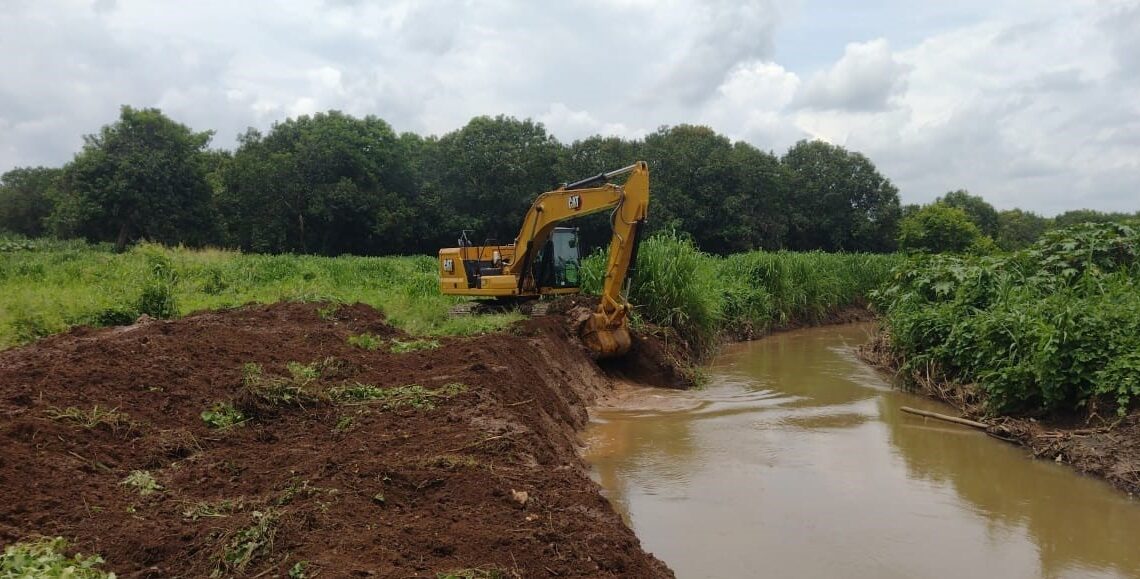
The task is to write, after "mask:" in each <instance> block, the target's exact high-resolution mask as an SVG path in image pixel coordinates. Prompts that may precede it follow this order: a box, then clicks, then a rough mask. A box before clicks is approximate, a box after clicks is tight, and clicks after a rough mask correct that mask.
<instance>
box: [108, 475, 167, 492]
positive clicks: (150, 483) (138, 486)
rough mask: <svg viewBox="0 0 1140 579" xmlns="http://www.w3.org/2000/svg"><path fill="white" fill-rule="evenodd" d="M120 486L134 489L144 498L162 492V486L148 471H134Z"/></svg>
mask: <svg viewBox="0 0 1140 579" xmlns="http://www.w3.org/2000/svg"><path fill="white" fill-rule="evenodd" d="M119 484H121V485H123V486H128V487H131V488H133V489H134V490H135V491H136V492H138V493H139V494H140V495H142V496H144V497H145V496H147V495H151V494H154V493H156V492H158V491H161V490H162V485H160V484H158V481H156V480H154V475H152V474H150V471H146V470H134V471H131V474H129V475H127V478H125V479H123V481H122V482H120V483H119Z"/></svg>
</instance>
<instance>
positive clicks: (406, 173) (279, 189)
mask: <svg viewBox="0 0 1140 579" xmlns="http://www.w3.org/2000/svg"><path fill="white" fill-rule="evenodd" d="M221 175H222V176H221V179H220V191H219V192H218V194H217V199H218V206H219V208H220V209H221V210H222V212H223V213H224V215H225V216H226V218H225V220H224V227H225V239H226V241H227V243H228V244H230V245H236V246H239V247H242V248H244V249H248V250H252V251H271V252H302V253H304V252H312V253H321V254H325V255H337V254H341V253H372V254H377V253H382V254H390V253H404V252H408V251H409V250H410V249H411V248H413V247H416V236H417V226H418V225H422V223H419V222H418V220H419V219H421V218H422V213H421V212H420V211H419V210H418V209H417V207H416V204H417V199H416V196H415V183H414V179H413V173H412V170H411V167H410V165H409V161H408V156H407V154H406V152H405V147H404V146H403V145H402V144H401V142H400V140H399V138H398V137H397V136H396V134H395V133H394V132H393V131H392V128H391V127H390V126H389V125H388V123H386V122H384V121H383V120H381V119H379V118H376V117H371V116H369V117H365V118H363V119H358V118H354V117H352V116H349V115H346V114H343V113H340V112H337V111H330V112H328V113H318V114H316V115H313V116H308V115H306V116H301V117H298V118H296V119H288V120H286V121H285V122H282V123H277V124H275V125H274V126H273V128H272V129H271V130H270V131H269V133H268V134H265V135H262V134H261V133H259V132H257V131H255V130H250V131H248V132H246V133H245V134H244V135H242V136H241V137H240V138H239V146H238V149H237V151H236V152H235V153H234V156H233V159H232V160H228V161H227V162H225V163H224V164H223V167H222V169H221Z"/></svg>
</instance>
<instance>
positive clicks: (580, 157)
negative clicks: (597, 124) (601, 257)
mask: <svg viewBox="0 0 1140 579" xmlns="http://www.w3.org/2000/svg"><path fill="white" fill-rule="evenodd" d="M640 158H641V147H640V142H639V141H630V140H625V139H621V138H618V137H600V136H596V137H590V138H588V139H584V140H580V141H575V142H574V143H573V144H571V145H568V146H566V147H564V148H563V150H562V154H561V155H560V156H559V160H558V180H559V182H560V183H572V182H574V181H578V180H580V179H585V178H587V177H593V176H595V175H598V174H600V173H604V172H606V171H612V170H614V169H619V168H621V167H625V166H628V165H630V164H632V163H634V162H635V161H638V160H639V159H640ZM652 170H653V168H652V167H651V168H650V171H651V176H650V180H651V182H653V181H655V180H656V175H653V174H652ZM649 210H650V219H651V220H652V219H653V218H654V215H653V211H654V206H653V204H652V203H651V204H650V208H649ZM610 218H611V214H610V212H608V211H607V212H603V213H598V214H594V215H590V216H587V217H584V218H582V219H578V220H575V221H572V222H570V223H568V225H571V226H573V227H578V228H579V229H580V236H581V242H582V248H583V254H585V253H587V252H590V251H592V250H594V249H596V248H598V247H602V246H605V245H607V244H609V242H610V238H611V236H612V226H611V224H610Z"/></svg>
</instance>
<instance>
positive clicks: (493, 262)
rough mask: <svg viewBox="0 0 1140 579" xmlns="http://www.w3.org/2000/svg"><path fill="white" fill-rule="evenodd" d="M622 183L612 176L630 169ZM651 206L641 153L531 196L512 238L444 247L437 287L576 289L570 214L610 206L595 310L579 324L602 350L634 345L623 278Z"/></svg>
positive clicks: (487, 292)
mask: <svg viewBox="0 0 1140 579" xmlns="http://www.w3.org/2000/svg"><path fill="white" fill-rule="evenodd" d="M626 175H628V177H626V179H625V182H624V183H622V184H621V185H618V184H615V183H613V182H612V181H613V180H614V179H615V178H617V177H622V176H626ZM648 209H649V167H648V165H646V163H645V162H644V161H638V162H637V163H634V164H633V165H630V166H628V167H623V168H621V169H617V170H615V171H609V172H607V173H602V174H599V175H596V176H594V177H590V178H587V179H583V180H581V181H577V182H574V183H570V184H567V185H564V186H562V187H559V188H558V189H555V190H553V191H548V192H546V193H543V194H541V195H539V196H538V197H537V198H536V199H535V200H534V203H532V204H531V207H530V209H529V210H528V211H527V213H526V216H525V217H524V218H523V223H522V227H520V228H519V233H518V236H516V237H515V241H514V243H510V244H507V245H497V244H491V243H485V244H483V245H482V246H475V245H473V244H472V243H471V242H470V240H469V239H468V237H467V235H466V233H467V232H464V235H463V237H461V238H460V240H459V247H452V248H446V249H441V250H439V277H440V291H442V292H443V293H444V294H450V295H465V296H476V297H487V298H499V299H503V298H507V299H510V298H537V297H540V296H544V295H562V294H574V293H578V292H579V288H578V283H579V271H578V266H579V262H580V259H579V255H578V246H577V231H576V230H574V229H570V228H566V227H559V224H561V223H564V222H566V221H569V220H572V219H576V218H578V217H583V216H586V215H590V214H593V213H598V212H602V211H606V210H609V211H610V223H611V227H612V231H613V234H612V237H611V238H610V246H609V254H608V257H607V259H606V271H605V279H604V281H603V284H602V295H601V299H600V300H599V303H598V308H597V310H596V311H595V312H594V313H593V314H592V315H591V316H590V317H589V318H587V319H586V320H585V322H584V323H583V324H582V327H581V330H580V331H581V337H582V341H583V343H584V344H585V345H586V346H587V348H589V349H590V350H591V351H593V352H594V353H595V354H597V355H598V356H601V357H608V356H619V355H621V354H624V353H625V352H627V351H628V350H629V347H630V334H629V327H628V322H627V318H628V316H629V309H630V306H629V302H627V301H626V299H625V296H624V295H623V293H622V289H623V286H624V284H625V281H626V279H627V278H628V276H629V273H630V271H631V269H632V267H633V263H634V262H635V260H636V257H637V244H638V241H639V239H640V233H641V230H642V228H643V227H644V226H645V219H646V216H647V214H648Z"/></svg>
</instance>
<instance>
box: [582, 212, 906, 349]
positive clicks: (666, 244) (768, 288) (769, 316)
mask: <svg viewBox="0 0 1140 579" xmlns="http://www.w3.org/2000/svg"><path fill="white" fill-rule="evenodd" d="M901 262H902V257H901V256H898V255H874V254H829V253H823V252H810V253H793V252H764V251H753V252H748V253H741V254H736V255H731V256H728V257H716V256H713V255H709V254H706V253H703V252H701V251H700V250H698V249H697V248H696V247H695V246H694V245H693V244H692V242H690V241H688V240H687V239H684V238H681V237H678V236H676V235H674V234H669V233H666V234H659V235H656V236H654V237H651V238H649V239H647V240H645V241H644V242H643V243H642V246H641V248H640V251H639V254H638V261H637V274H636V277H635V278H634V280H633V283H632V284H631V288H630V294H629V300H630V302H631V303H632V304H633V305H634V307H635V315H636V316H637V317H639V318H643V319H646V320H648V321H651V322H653V323H655V324H658V325H661V326H666V327H670V328H673V329H675V330H677V333H678V334H679V335H680V336H681V337H683V338H684V339H686V340H687V341H688V342H689V343H690V344H691V345H692V346H693V347H694V348H695V350H696V351H697V352H698V353H707V352H710V351H711V350H712V349H713V347H714V346H715V345H716V341H717V339H718V337H720V336H722V335H728V336H730V337H735V338H749V337H753V336H756V335H760V334H762V333H764V332H766V331H768V330H770V329H772V328H777V327H784V326H788V325H793V324H814V323H820V322H824V321H826V320H827V319H828V317H829V316H830V315H832V314H834V313H835V312H837V311H839V310H842V309H844V308H847V307H851V306H862V305H865V304H866V303H867V297H868V295H869V294H870V293H871V292H872V291H873V290H875V289H876V288H878V287H879V286H880V285H881V284H883V283H884V282H886V281H887V280H888V279H889V278H890V274H891V271H892V269H893V268H894V267H895V266H896V265H898V264H899V263H901ZM604 267H605V255H604V254H603V253H602V252H598V253H595V254H593V255H591V256H589V257H588V258H586V259H585V260H584V263H583V265H582V278H583V290H584V291H586V292H587V293H595V294H596V293H598V292H600V290H601V284H602V278H603V273H604V272H603V269H604Z"/></svg>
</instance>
